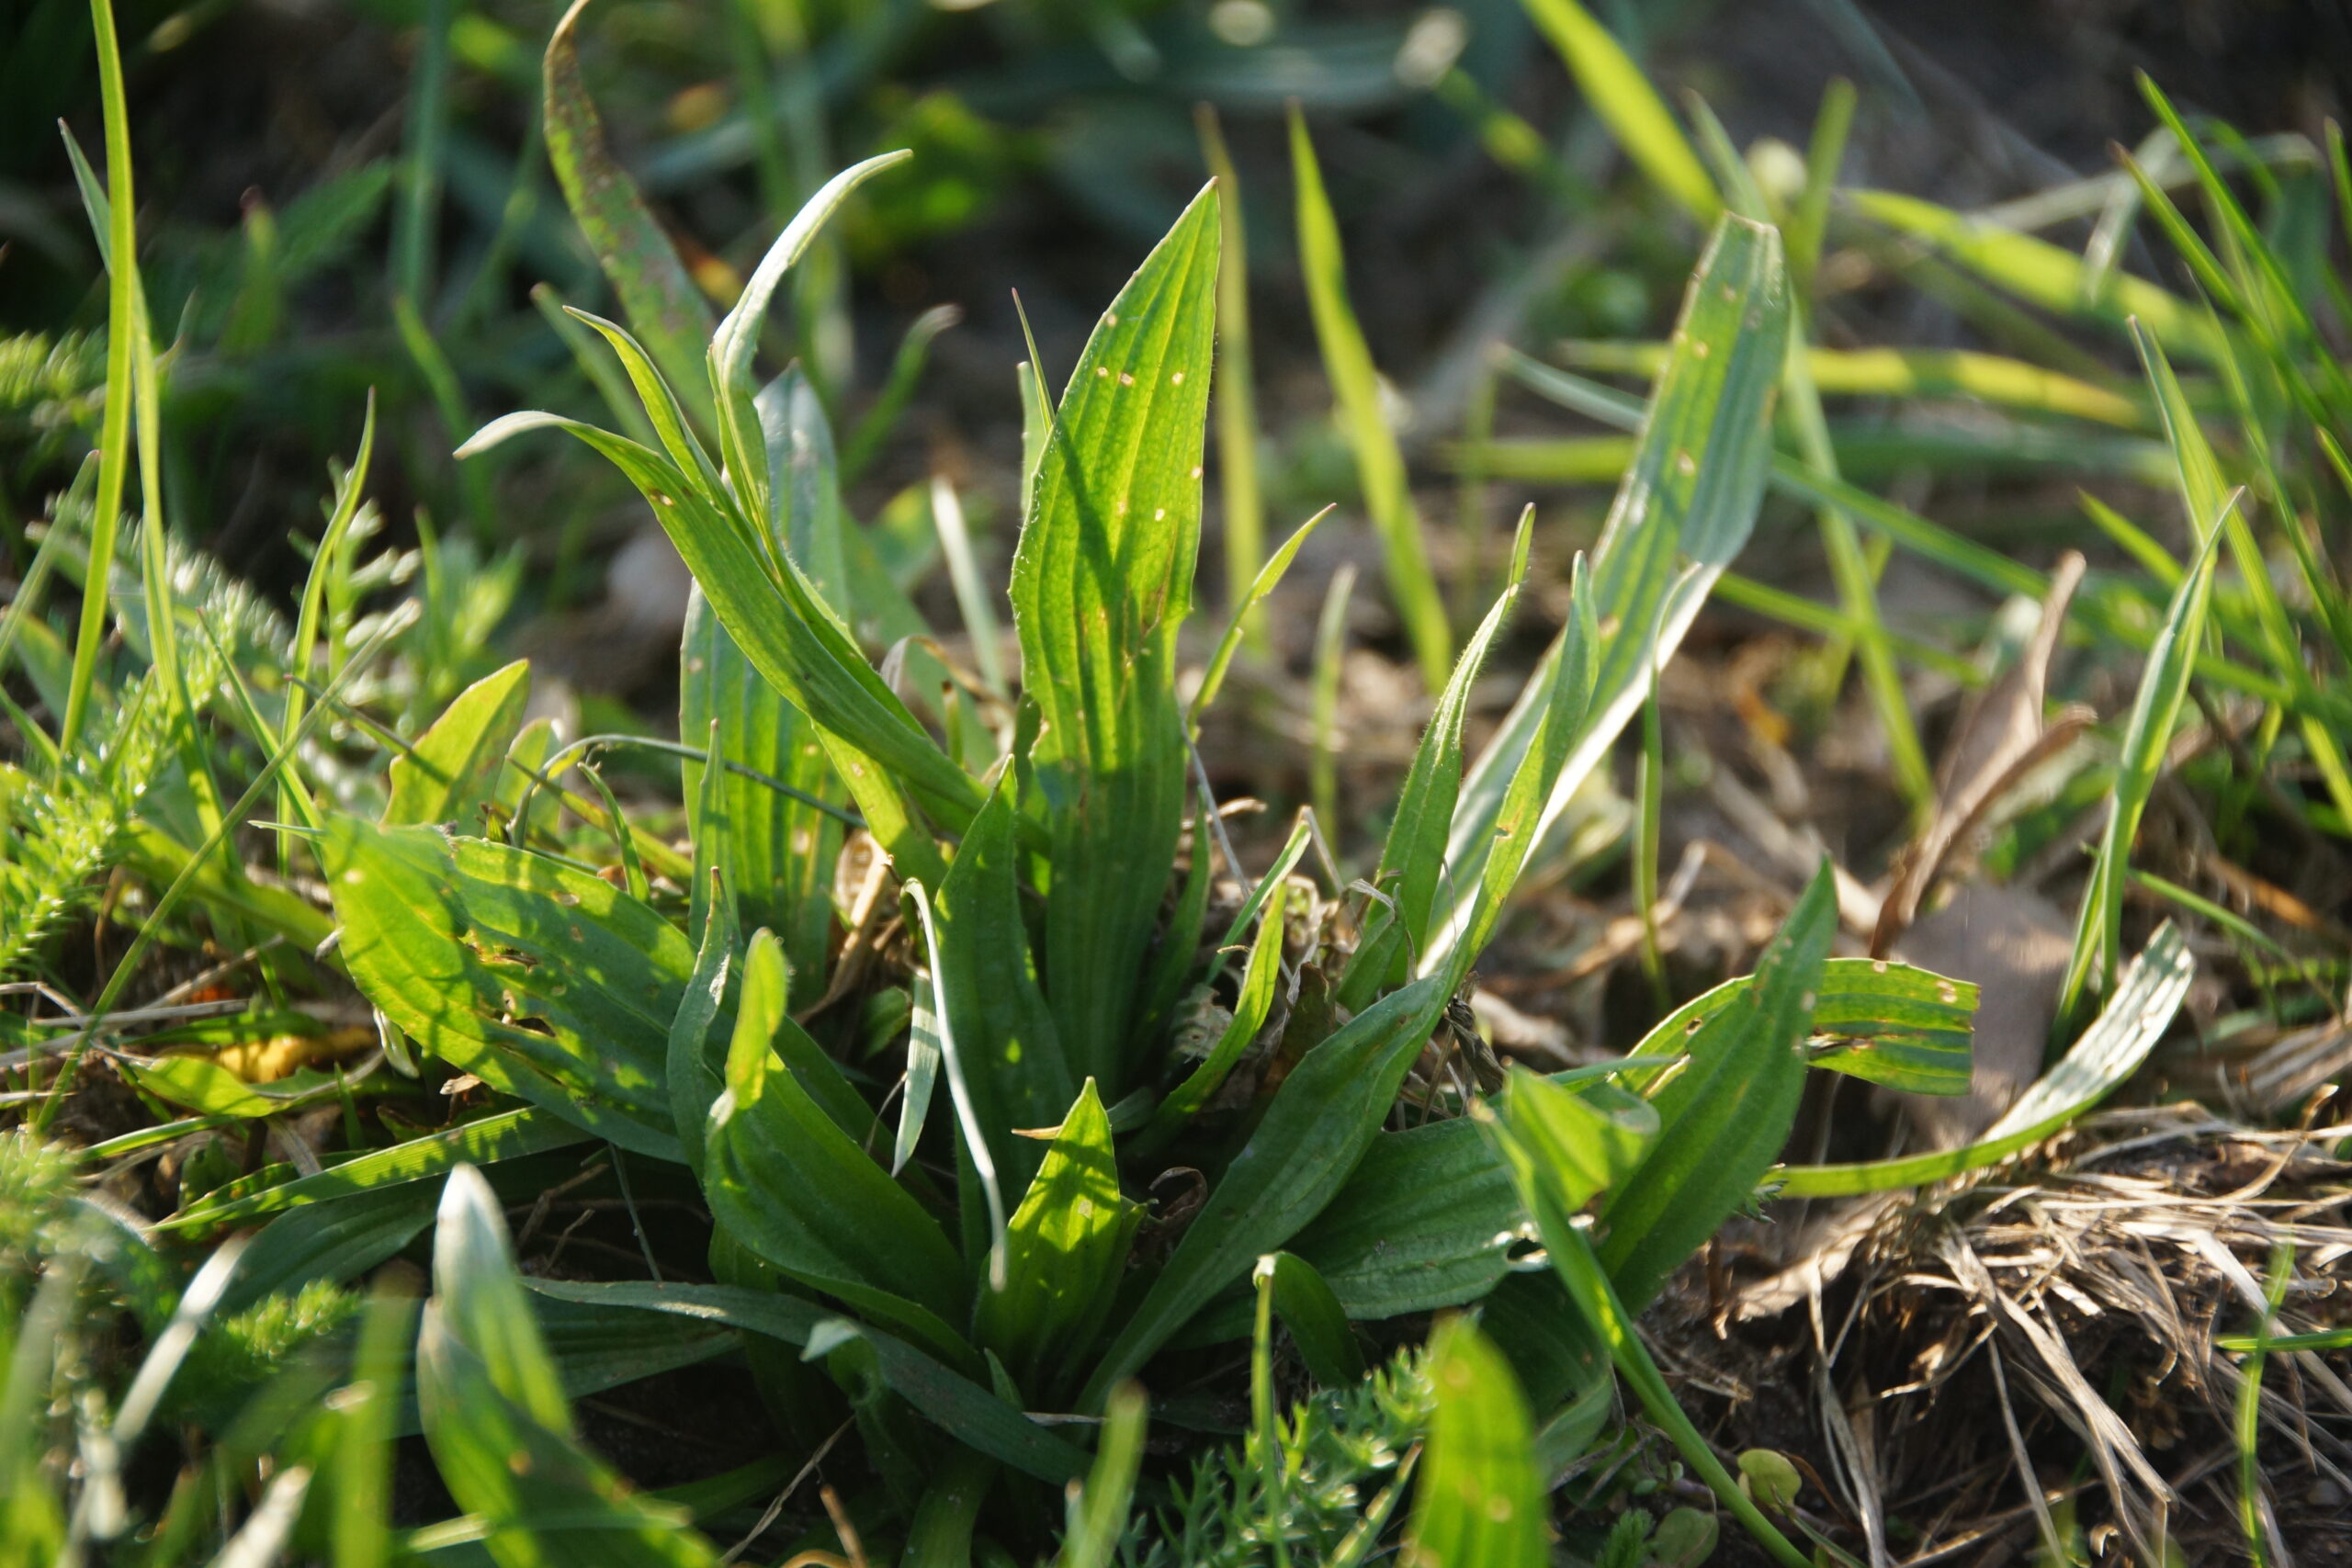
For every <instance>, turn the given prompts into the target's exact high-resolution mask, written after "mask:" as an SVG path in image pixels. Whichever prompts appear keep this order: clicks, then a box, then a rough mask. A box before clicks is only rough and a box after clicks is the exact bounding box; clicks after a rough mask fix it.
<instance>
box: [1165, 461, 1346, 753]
mask: <svg viewBox="0 0 2352 1568" xmlns="http://www.w3.org/2000/svg"><path fill="white" fill-rule="evenodd" d="M1338 510H1339V508H1338V507H1337V506H1326V507H1325V508H1324V509H1323V510H1322V511H1320V512H1318V513H1316V514H1315V515H1314V516H1312V517H1310V518H1308V519H1307V520H1306V522H1304V523H1302V524H1300V525H1298V529H1297V531H1296V532H1295V533H1294V534H1292V535H1291V536H1290V537H1289V538H1287V539H1284V540H1283V545H1282V548H1280V549H1278V550H1276V551H1275V552H1274V553H1273V557H1272V558H1271V559H1270V560H1268V561H1267V562H1266V564H1265V565H1263V566H1261V567H1260V568H1259V569H1258V575H1257V576H1256V577H1255V578H1253V579H1252V580H1251V581H1250V588H1249V592H1246V593H1244V594H1243V595H1242V596H1241V598H1240V600H1239V601H1238V603H1237V604H1235V605H1234V607H1233V612H1232V618H1231V619H1230V620H1228V621H1227V623H1226V627H1225V635H1224V636H1223V637H1218V638H1217V641H1216V652H1215V653H1213V654H1211V655H1210V656H1209V662H1208V667H1207V669H1206V670H1205V671H1203V672H1202V675H1201V689H1200V690H1199V691H1197V692H1195V693H1193V708H1192V715H1191V721H1192V722H1191V728H1192V733H1193V736H1194V738H1195V739H1197V738H1198V737H1199V735H1200V729H1201V716H1202V715H1203V714H1204V713H1206V712H1208V710H1209V705H1210V704H1212V703H1214V702H1216V694H1218V693H1219V692H1221V691H1223V690H1224V689H1225V672H1226V671H1227V669H1229V668H1231V667H1232V664H1233V656H1234V654H1235V653H1237V652H1238V651H1239V650H1240V648H1241V644H1242V641H1243V639H1244V638H1245V637H1248V636H1249V628H1250V613H1251V611H1253V610H1254V609H1255V608H1256V607H1257V606H1258V605H1259V604H1262V603H1263V602H1264V601H1265V598H1266V595H1268V594H1269V593H1272V592H1273V591H1274V589H1275V588H1276V586H1278V585H1279V584H1280V583H1281V582H1282V580H1283V576H1284V575H1285V574H1286V573H1287V572H1288V571H1289V570H1290V563H1291V562H1292V561H1294V560H1295V559H1297V558H1298V547H1300V546H1301V545H1303V544H1305V543H1306V536H1308V535H1309V534H1312V533H1314V532H1315V529H1316V525H1317V524H1319V523H1321V522H1322V521H1323V519H1325V518H1326V517H1329V516H1330V515H1331V513H1334V512H1336V511H1338Z"/></svg>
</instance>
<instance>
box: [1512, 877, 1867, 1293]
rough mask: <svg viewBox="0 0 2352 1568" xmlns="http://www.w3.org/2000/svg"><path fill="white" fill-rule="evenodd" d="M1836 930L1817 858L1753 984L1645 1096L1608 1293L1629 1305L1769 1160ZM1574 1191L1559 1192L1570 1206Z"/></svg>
mask: <svg viewBox="0 0 2352 1568" xmlns="http://www.w3.org/2000/svg"><path fill="white" fill-rule="evenodd" d="M1837 932H1838V895H1837V885H1836V884H1835V883H1834V882H1833V881H1832V880H1831V876H1830V871H1829V867H1828V865H1827V864H1826V863H1824V865H1823V866H1822V868H1821V870H1820V872H1819V873H1818V874H1815V877H1814V879H1813V882H1812V884H1811V885H1810V886H1807V887H1806V889H1805V891H1804V897H1801V898H1799V899H1798V900H1797V907H1796V908H1794V909H1793V910H1792V911H1791V912H1790V915H1789V919H1788V923H1787V924H1786V925H1784V926H1782V927H1781V932H1780V934H1779V935H1778V936H1776V937H1774V938H1773V939H1772V943H1771V945H1770V947H1768V948H1766V949H1765V951H1764V956H1763V957H1762V959H1761V960H1759V961H1758V964H1757V966H1756V976H1755V979H1754V981H1753V983H1752V984H1750V985H1749V986H1748V987H1747V989H1746V990H1744V991H1742V992H1741V993H1740V994H1739V995H1738V996H1737V997H1736V998H1734V999H1733V1000H1731V1001H1730V1002H1729V1003H1728V1004H1726V1005H1725V1006H1724V1008H1723V1009H1722V1010H1720V1011H1718V1012H1716V1013H1714V1014H1713V1016H1711V1017H1709V1018H1708V1019H1707V1020H1706V1021H1704V1022H1703V1023H1702V1024H1701V1025H1700V1027H1699V1029H1698V1031H1697V1032H1695V1033H1693V1034H1692V1035H1691V1045H1690V1053H1689V1056H1688V1059H1687V1062H1686V1064H1685V1065H1684V1066H1683V1067H1682V1068H1681V1069H1680V1070H1679V1071H1678V1072H1675V1073H1674V1075H1673V1076H1672V1077H1669V1078H1668V1079H1667V1080H1666V1081H1665V1082H1664V1083H1663V1084H1662V1085H1661V1086H1660V1087H1658V1088H1657V1089H1656V1090H1655V1092H1654V1093H1653V1094H1652V1095H1651V1097H1650V1102H1651V1104H1653V1105H1654V1106H1655V1107H1656V1108H1657V1119H1658V1133H1657V1139H1656V1141H1655V1142H1653V1143H1652V1144H1651V1145H1650V1146H1649V1148H1648V1150H1647V1151H1646V1152H1645V1155H1644V1156H1643V1158H1642V1160H1641V1163H1640V1164H1638V1165H1637V1166H1635V1167H1634V1168H1633V1170H1632V1171H1631V1172H1630V1173H1629V1174H1627V1175H1626V1176H1625V1177H1624V1178H1623V1179H1622V1180H1619V1181H1617V1182H1615V1183H1613V1184H1612V1185H1611V1190H1610V1192H1609V1197H1608V1201H1607V1203H1606V1204H1605V1205H1604V1206H1603V1207H1602V1209H1601V1211H1600V1223H1601V1224H1602V1225H1603V1226H1604V1227H1605V1228H1606V1235H1605V1236H1604V1237H1603V1239H1602V1240H1601V1241H1600V1245H1599V1247H1598V1251H1599V1254H1600V1263H1601V1266H1602V1267H1603V1268H1604V1269H1607V1270H1608V1271H1609V1277H1610V1280H1611V1283H1612V1284H1614V1285H1615V1287H1616V1290H1617V1293H1618V1294H1619V1295H1620V1296H1622V1297H1623V1299H1624V1300H1625V1302H1626V1303H1629V1304H1631V1305H1634V1309H1635V1310H1636V1311H1638V1310H1639V1309H1640V1307H1641V1306H1642V1305H1645V1304H1646V1303H1648V1302H1649V1300H1650V1298H1651V1297H1652V1296H1653V1295H1655V1294H1656V1293H1657V1289H1658V1287H1659V1286H1660V1285H1662V1284H1664V1283H1665V1281H1666V1277H1667V1276H1668V1274H1669V1273H1671V1272H1673V1270H1674V1269H1675V1268H1676V1267H1677V1266H1679V1264H1680V1263H1681V1262H1682V1260H1683V1259H1684V1258H1688V1257H1690V1256H1691V1253H1692V1252H1694V1251H1696V1250H1697V1249H1698V1247H1699V1246H1700V1244H1701V1243H1702V1242H1704V1241H1705V1240H1706V1239H1707V1238H1708V1237H1709V1236H1711V1235H1714V1233H1715V1229H1716V1227H1717V1226H1719V1225H1721V1224H1723V1223H1724V1220H1726V1219H1728V1218H1730V1217H1731V1215H1732V1214H1733V1213H1735V1212H1736V1211H1737V1210H1738V1209H1739V1208H1740V1206H1741V1205H1743V1204H1745V1203H1747V1202H1748V1201H1751V1200H1752V1198H1753V1195H1754V1193H1755V1191H1756V1186H1757V1183H1758V1181H1759V1180H1761V1179H1763V1176H1764V1173H1765V1172H1766V1171H1768V1170H1770V1168H1771V1167H1772V1163H1773V1162H1774V1161H1775V1160H1776V1159H1778V1158H1779V1157H1780V1155H1781V1145H1782V1144H1783V1143H1784V1142H1786V1141H1787V1138H1788V1135H1789V1128H1790V1125H1791V1124H1792V1122H1794V1121H1795V1120H1796V1111H1797V1100H1798V1098H1799V1096H1800V1095H1801V1094H1802V1093H1803V1092H1804V1057H1803V1055H1800V1051H1801V1049H1802V1047H1803V1046H1804V1041H1805V1036H1806V1034H1807V1032H1809V1031H1810V1030H1811V1028H1812V1024H1813V1010H1814V1006H1815V998H1817V997H1818V995H1819V994H1820V990H1821V975H1822V964H1823V962H1824V960H1826V958H1827V956H1828V953H1829V942H1830V939H1831V938H1832V937H1834V936H1836V935H1837ZM1555 1168H1556V1167H1555ZM1578 1190H1580V1189H1572V1190H1569V1191H1568V1193H1567V1194H1566V1201H1569V1202H1570V1203H1571V1205H1572V1207H1573V1206H1578V1205H1576V1204H1575V1200H1576V1198H1577V1191H1578ZM1588 1196H1589V1194H1588Z"/></svg>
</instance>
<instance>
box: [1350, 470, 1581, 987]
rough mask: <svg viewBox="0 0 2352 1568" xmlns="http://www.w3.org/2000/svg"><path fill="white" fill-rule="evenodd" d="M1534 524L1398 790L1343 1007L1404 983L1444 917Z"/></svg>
mask: <svg viewBox="0 0 2352 1568" xmlns="http://www.w3.org/2000/svg"><path fill="white" fill-rule="evenodd" d="M1534 523H1535V509H1534V508H1533V507H1532V506H1531V507H1529V508H1527V509H1526V511H1525V512H1523V513H1521V516H1520V523H1519V536H1518V543H1517V547H1515V548H1514V549H1513V551H1512V558H1511V576H1510V581H1509V582H1508V583H1506V584H1505V585H1504V588H1503V591H1502V593H1501V595H1500V596H1499V597H1498V598H1497V599H1496V600H1495V603H1494V607H1493V608H1492V609H1490V610H1488V611H1487V618H1486V619H1485V621H1483V622H1482V623H1480V625H1479V627H1478V629H1477V631H1476V633H1475V634H1473V636H1472V637H1471V638H1470V641H1469V642H1468V643H1467V644H1466V645H1465V646H1464V648H1463V650H1462V657H1461V659H1460V660H1458V661H1457V662H1456V663H1455V664H1454V667H1453V678H1452V679H1450V680H1448V681H1447V682H1446V683H1445V689H1444V691H1443V692H1442V693H1441V694H1440V695H1439V697H1438V703H1437V708H1436V711H1435V712H1433V713H1432V714H1430V722H1429V725H1428V727H1427V728H1425V729H1424V730H1423V731H1422V732H1421V739H1420V744H1419V746H1417V747H1416V748H1415V749H1414V751H1413V761H1412V762H1411V764H1410V766H1408V768H1407V769H1406V771H1405V778H1404V782H1403V783H1402V784H1399V785H1398V786H1397V808H1396V812H1395V814H1394V815H1393V816H1392V817H1391V818H1389V823H1388V837H1387V839H1386V840H1385V842H1383V844H1382V845H1381V849H1380V863H1379V865H1378V867H1377V868H1376V869H1375V870H1374V872H1373V876H1372V885H1373V886H1374V888H1376V889H1378V890H1379V891H1380V892H1381V893H1383V894H1385V895H1386V897H1385V900H1384V901H1377V902H1374V904H1373V905H1372V906H1371V907H1370V908H1368V909H1367V910H1366V911H1365V913H1364V920H1363V931H1362V933H1361V934H1360V935H1359V936H1358V938H1357V941H1356V950H1355V953H1353V954H1352V955H1351V957H1350V958H1349V960H1348V967H1347V970H1346V973H1345V974H1344V976H1342V978H1341V980H1340V992H1339V996H1340V1005H1341V1006H1342V1007H1345V1008H1348V1009H1350V1010H1354V1009H1359V1008H1362V1007H1363V1006H1365V1005H1366V1004H1367V1003H1369V1002H1370V1001H1371V1000H1372V998H1374V997H1375V996H1377V995H1378V994H1379V992H1380V990H1381V989H1382V988H1383V987H1386V986H1389V985H1392V984H1394V983H1396V982H1397V981H1398V980H1401V979H1403V978H1404V977H1405V976H1407V975H1408V974H1409V973H1410V972H1411V969H1412V965H1413V964H1415V963H1416V962H1417V961H1418V960H1419V956H1420V953H1421V950H1422V949H1423V948H1424V947H1425V946H1427V945H1428V942H1429V935H1430V920H1431V919H1434V918H1436V917H1437V915H1438V914H1439V913H1440V906H1439V902H1438V900H1439V895H1440V893H1441V892H1442V887H1443V884H1444V882H1445V880H1446V877H1447V871H1448V868H1447V864H1446V853H1445V851H1446V840H1447V838H1448V836H1449V834H1450V833H1451V831H1452V829H1453V814H1454V807H1455V806H1456V805H1457V804H1458V802H1459V800H1460V798H1461V794H1462V727H1463V722H1464V719H1465V718H1466V717H1467V716H1468V715H1469V710H1470V693H1471V689H1472V687H1473V685H1474V684H1475V683H1476V681H1477V679H1478V675H1479V672H1480V671H1482V670H1483V669H1484V668H1485V667H1486V662H1487V649H1490V648H1491V647H1492V646H1493V645H1494V640H1495V638H1496V637H1497V636H1498V635H1499V634H1500V632H1501V630H1502V628H1503V626H1505V625H1506V624H1507V623H1508V622H1509V621H1510V613H1511V610H1512V608H1513V607H1514V606H1515V605H1516V604H1518V602H1519V592H1520V585H1521V581H1523V580H1524V575H1525V572H1526V568H1527V547H1528V542H1529V539H1530V537H1531V536H1532V533H1533V529H1534ZM1319 695H1320V694H1319V693H1318V698H1319ZM1318 713H1319V704H1318ZM1319 814H1320V813H1319V812H1318V815H1319Z"/></svg>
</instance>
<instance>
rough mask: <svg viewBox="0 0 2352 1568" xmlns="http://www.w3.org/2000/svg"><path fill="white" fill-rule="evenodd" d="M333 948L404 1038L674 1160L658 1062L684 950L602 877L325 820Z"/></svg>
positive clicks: (576, 1120) (678, 994)
mask: <svg viewBox="0 0 2352 1568" xmlns="http://www.w3.org/2000/svg"><path fill="white" fill-rule="evenodd" d="M324 852H325V856H326V864H327V870H328V877H329V882H330V885H331V886H333V888H334V900H335V914H336V917H337V919H340V920H341V921H342V924H343V931H344V938H343V948H342V952H343V958H344V963H345V965H346V966H347V967H348V968H349V970H350V972H351V976H352V978H353V979H354V980H356V982H357V983H358V985H359V988H360V990H361V991H362V992H364V993H365V994H366V995H367V997H368V1000H369V1001H371V1002H373V1003H374V1004H375V1005H376V1006H377V1007H378V1008H379V1009H381V1010H382V1011H383V1013H384V1015H385V1016H386V1017H387V1018H389V1019H390V1020H391V1021H392V1022H393V1023H395V1024H397V1025H398V1026H399V1027H400V1028H401V1031H402V1032H404V1033H406V1034H407V1035H408V1037H409V1039H410V1040H412V1041H413V1042H414V1043H416V1044H417V1045H419V1046H421V1047H422V1048H424V1050H426V1051H429V1052H431V1053H433V1054H434V1055H437V1056H439V1057H440V1058H441V1059H442V1060H444V1061H446V1062H447V1063H449V1064H450V1066H455V1067H458V1068H459V1069H461V1070H463V1071H465V1072H469V1073H472V1074H474V1075H475V1076H476V1077H480V1078H481V1079H482V1081H484V1082H485V1083H488V1084H490V1085H491V1086H492V1087H493V1088H496V1089H502V1090H503V1091H504V1092H506V1093H509V1094H514V1095H517V1096H520V1097H521V1098H523V1099H526V1100H530V1101H532V1102H533V1103H534V1104H537V1105H539V1106H543V1107H544V1108H546V1109H547V1110H548V1111H553V1112H554V1113H555V1114H556V1115H558V1116H560V1117H562V1118H564V1119H565V1120H566V1121H569V1122H572V1123H573V1124H575V1125H577V1126H579V1127H582V1128H584V1129H586V1130H587V1131H588V1132H591V1133H593V1134H596V1135H597V1136H598V1137H602V1138H609V1139H611V1140H612V1141H613V1142H615V1143H616V1144H619V1145H621V1146H622V1147H624V1148H627V1149H630V1150H633V1151H635V1152H637V1153H639V1154H648V1155H651V1156H655V1157H656V1158H659V1159H669V1160H674V1159H677V1158H678V1157H680V1150H679V1147H678V1142H677V1139H676V1138H675V1137H674V1136H673V1135H672V1130H671V1120H670V1103H669V1094H668V1090H667V1087H666V1081H665V1066H666V1062H667V1058H668V1055H669V1032H670V1021H671V1020H672V1019H673V1018H674V1017H675V1016H676V1014H677V1010H678V1003H679V1001H680V999H681V998H683V996H684V990H685V985H686V980H687V977H688V976H690V975H691V974H692V973H693V971H694V955H693V953H691V952H690V951H689V950H688V948H687V946H686V941H685V938H684V937H683V936H681V935H679V934H678V931H677V928H676V927H674V926H673V925H671V924H670V922H669V921H667V920H665V919H662V917H661V916H659V915H657V914H655V913H654V912H653V911H652V910H651V909H650V908H647V907H646V906H645V905H643V904H640V903H639V902H638V901H637V900H636V899H634V898H632V897H629V896H628V894H626V893H623V892H621V891H620V890H619V889H617V888H616V887H614V886H612V885H611V884H610V883H607V882H605V881H604V880H603V879H602V878H600V877H597V876H594V875H591V874H588V873H586V872H582V871H575V870H573V869H572V868H571V867H570V866H566V865H562V864H560V863H557V862H555V861H552V860H549V859H548V858H546V857H545V856H543V855H535V854H530V853H527V852H524V851H521V850H516V849H512V848H509V847H508V846H507V845H505V844H501V843H493V842H489V841H486V840H480V839H453V838H451V837H449V836H448V835H447V834H446V833H444V832H442V831H440V830H439V829H434V828H424V827H406V828H376V827H373V826H370V825H369V824H368V823H364V822H360V821H356V820H355V819H353V818H348V817H338V818H333V819H331V820H330V822H329V823H328V826H327V836H326V841H325V845H324Z"/></svg>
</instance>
